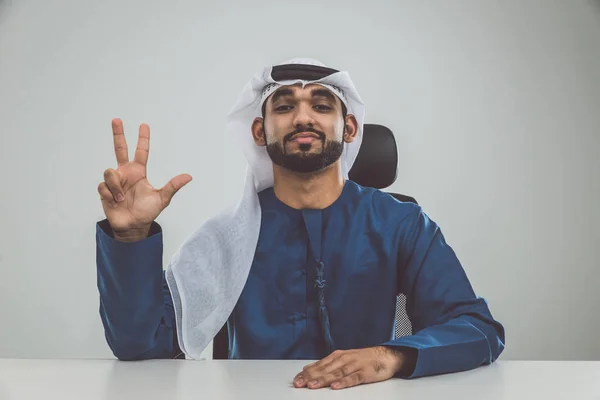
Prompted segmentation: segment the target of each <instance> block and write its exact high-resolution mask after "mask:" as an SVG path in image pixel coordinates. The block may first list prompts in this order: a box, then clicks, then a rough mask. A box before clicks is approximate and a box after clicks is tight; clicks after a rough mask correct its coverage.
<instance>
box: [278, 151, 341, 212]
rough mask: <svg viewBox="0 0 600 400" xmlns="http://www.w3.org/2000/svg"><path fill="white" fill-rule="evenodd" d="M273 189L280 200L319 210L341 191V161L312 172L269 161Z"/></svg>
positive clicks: (329, 203)
mask: <svg viewBox="0 0 600 400" xmlns="http://www.w3.org/2000/svg"><path fill="white" fill-rule="evenodd" d="M273 178H274V185H273V190H274V191H275V196H276V197H277V198H278V199H279V201H281V202H282V203H284V204H286V205H287V206H289V207H292V208H295V209H297V210H302V209H315V210H321V209H323V208H327V207H329V206H330V205H331V204H333V203H334V202H335V201H336V200H337V199H338V197H340V195H341V194H342V190H343V189H344V177H343V175H342V168H341V162H340V160H338V161H337V162H335V163H333V164H331V165H330V166H329V167H327V168H326V169H324V170H323V171H319V172H316V173H314V172H313V173H308V174H306V173H298V172H293V171H289V170H286V169H284V168H281V167H280V166H278V165H275V164H273Z"/></svg>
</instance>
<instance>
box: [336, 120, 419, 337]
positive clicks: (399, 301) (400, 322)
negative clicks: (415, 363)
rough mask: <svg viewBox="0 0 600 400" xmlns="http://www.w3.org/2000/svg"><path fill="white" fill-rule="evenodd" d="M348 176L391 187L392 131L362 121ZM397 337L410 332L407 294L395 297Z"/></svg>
mask: <svg viewBox="0 0 600 400" xmlns="http://www.w3.org/2000/svg"><path fill="white" fill-rule="evenodd" d="M348 177H349V178H350V179H351V180H353V181H354V182H356V183H358V184H359V185H361V186H365V187H372V188H376V189H380V190H383V189H386V188H388V187H390V186H391V185H392V184H393V183H394V182H395V181H396V178H397V177H398V148H397V146H396V138H395V137H394V133H393V132H392V131H391V130H390V129H389V128H387V127H385V126H383V125H377V124H365V125H364V136H363V142H362V144H361V146H360V151H359V152H358V155H357V157H356V160H355V161H354V164H353V166H352V169H351V170H350V172H349V173H348ZM388 193H389V194H390V195H392V196H393V197H395V198H396V199H398V200H400V201H402V202H409V203H415V204H418V203H417V200H415V198H414V197H411V196H407V195H405V194H400V193H390V192H388ZM394 334H395V337H396V338H399V337H401V336H409V335H412V324H411V322H410V318H408V314H407V312H406V296H405V295H404V293H399V294H398V296H397V297H396V320H395V329H394Z"/></svg>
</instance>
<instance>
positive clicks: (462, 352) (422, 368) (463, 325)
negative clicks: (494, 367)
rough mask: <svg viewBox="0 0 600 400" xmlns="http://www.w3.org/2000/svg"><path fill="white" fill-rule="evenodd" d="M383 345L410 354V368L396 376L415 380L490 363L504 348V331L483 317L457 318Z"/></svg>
mask: <svg viewBox="0 0 600 400" xmlns="http://www.w3.org/2000/svg"><path fill="white" fill-rule="evenodd" d="M384 345H385V346H390V347H396V348H398V349H399V350H400V351H403V353H406V354H408V355H409V356H410V355H412V361H413V362H414V368H412V369H411V368H410V364H407V365H406V366H405V369H404V370H402V371H399V373H398V376H399V377H405V378H417V377H421V376H428V375H436V374H444V373H450V372H458V371H465V370H469V369H473V368H477V367H479V366H481V365H485V364H490V363H492V362H494V361H495V360H496V359H497V358H498V356H499V355H500V353H501V352H502V350H503V348H504V330H503V328H502V326H501V325H500V324H498V323H496V322H491V321H488V320H487V318H480V317H475V316H471V315H461V316H459V317H457V318H454V319H452V320H449V321H448V322H446V323H443V324H440V325H434V326H431V327H428V328H425V329H423V330H421V331H419V332H416V333H415V334H414V335H411V336H405V337H401V338H398V339H395V340H392V341H389V342H386V343H384ZM408 359H409V360H411V358H410V357H408Z"/></svg>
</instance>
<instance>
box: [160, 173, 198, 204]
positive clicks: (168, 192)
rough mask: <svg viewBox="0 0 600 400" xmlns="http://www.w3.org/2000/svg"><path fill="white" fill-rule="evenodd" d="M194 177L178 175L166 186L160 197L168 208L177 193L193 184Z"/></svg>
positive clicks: (161, 190)
mask: <svg viewBox="0 0 600 400" xmlns="http://www.w3.org/2000/svg"><path fill="white" fill-rule="evenodd" d="M191 180H192V177H191V176H190V175H188V174H181V175H177V176H176V177H175V178H173V179H171V180H170V181H169V182H168V183H167V184H166V185H165V186H163V187H162V189H160V195H161V198H162V201H163V205H164V206H165V207H166V206H168V205H169V203H170V202H171V199H172V198H173V196H175V193H177V192H178V191H179V189H181V188H182V187H184V186H185V185H187V184H188V183H189V182H191Z"/></svg>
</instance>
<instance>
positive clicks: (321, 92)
mask: <svg viewBox="0 0 600 400" xmlns="http://www.w3.org/2000/svg"><path fill="white" fill-rule="evenodd" d="M310 94H311V95H312V97H325V98H326V99H327V100H329V101H331V102H333V103H335V96H334V95H333V93H331V92H330V91H329V90H327V89H313V90H312V91H311V92H310Z"/></svg>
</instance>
